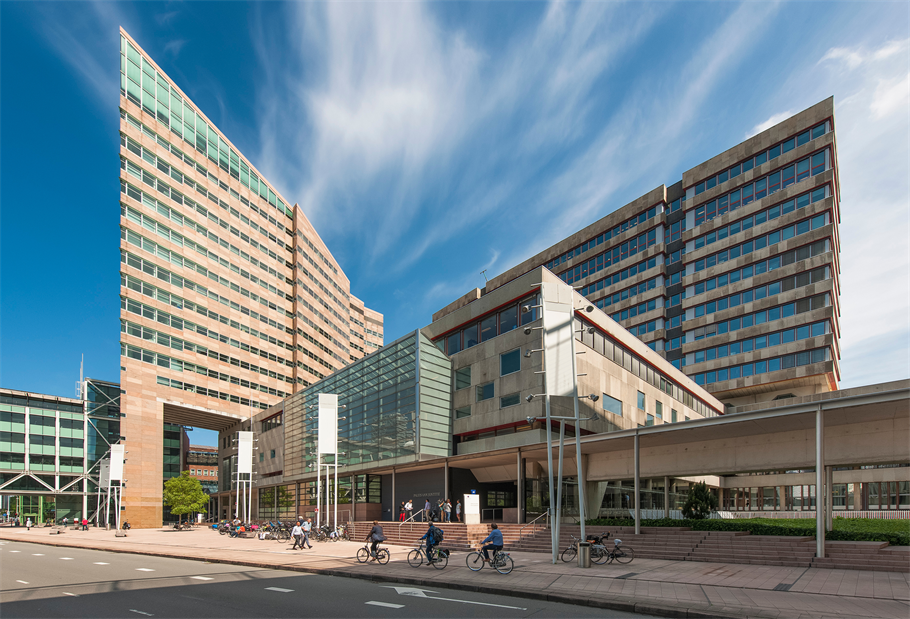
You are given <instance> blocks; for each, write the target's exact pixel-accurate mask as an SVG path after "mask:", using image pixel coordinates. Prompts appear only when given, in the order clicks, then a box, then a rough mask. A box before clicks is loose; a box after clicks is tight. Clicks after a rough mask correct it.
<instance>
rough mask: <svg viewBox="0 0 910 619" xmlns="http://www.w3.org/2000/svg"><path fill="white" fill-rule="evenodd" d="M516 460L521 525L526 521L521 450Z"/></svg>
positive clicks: (518, 520) (518, 521)
mask: <svg viewBox="0 0 910 619" xmlns="http://www.w3.org/2000/svg"><path fill="white" fill-rule="evenodd" d="M515 457H516V459H517V460H518V462H517V464H518V477H517V479H518V509H517V510H516V511H518V518H517V519H516V522H517V523H518V524H521V523H523V522H524V521H525V518H524V515H525V471H524V466H523V464H524V461H523V460H522V458H521V449H519V450H518V453H516V454H515ZM448 466H449V465H448V461H447V462H446V467H448Z"/></svg>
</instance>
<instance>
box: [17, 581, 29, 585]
mask: <svg viewBox="0 0 910 619" xmlns="http://www.w3.org/2000/svg"><path fill="white" fill-rule="evenodd" d="M16 582H21V583H22V584H23V585H27V584H28V581H27V580H17V581H16Z"/></svg>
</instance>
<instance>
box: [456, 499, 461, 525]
mask: <svg viewBox="0 0 910 619" xmlns="http://www.w3.org/2000/svg"><path fill="white" fill-rule="evenodd" d="M455 520H457V521H458V522H461V501H455Z"/></svg>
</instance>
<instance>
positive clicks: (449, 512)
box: [442, 499, 452, 522]
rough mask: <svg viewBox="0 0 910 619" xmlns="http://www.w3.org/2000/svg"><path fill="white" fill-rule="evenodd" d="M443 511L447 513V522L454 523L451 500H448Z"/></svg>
mask: <svg viewBox="0 0 910 619" xmlns="http://www.w3.org/2000/svg"><path fill="white" fill-rule="evenodd" d="M442 509H443V510H444V511H445V515H446V522H452V503H451V501H449V499H446V502H445V505H443V506H442Z"/></svg>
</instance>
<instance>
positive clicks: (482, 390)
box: [477, 382, 495, 402]
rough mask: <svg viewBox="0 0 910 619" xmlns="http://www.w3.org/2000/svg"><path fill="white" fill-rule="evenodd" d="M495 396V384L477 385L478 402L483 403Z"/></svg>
mask: <svg viewBox="0 0 910 619" xmlns="http://www.w3.org/2000/svg"><path fill="white" fill-rule="evenodd" d="M494 395H495V393H494V391H493V383H492V382H490V383H486V384H484V385H477V401H478V402H483V401H484V400H489V399H490V398H492V397H493V396H494Z"/></svg>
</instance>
